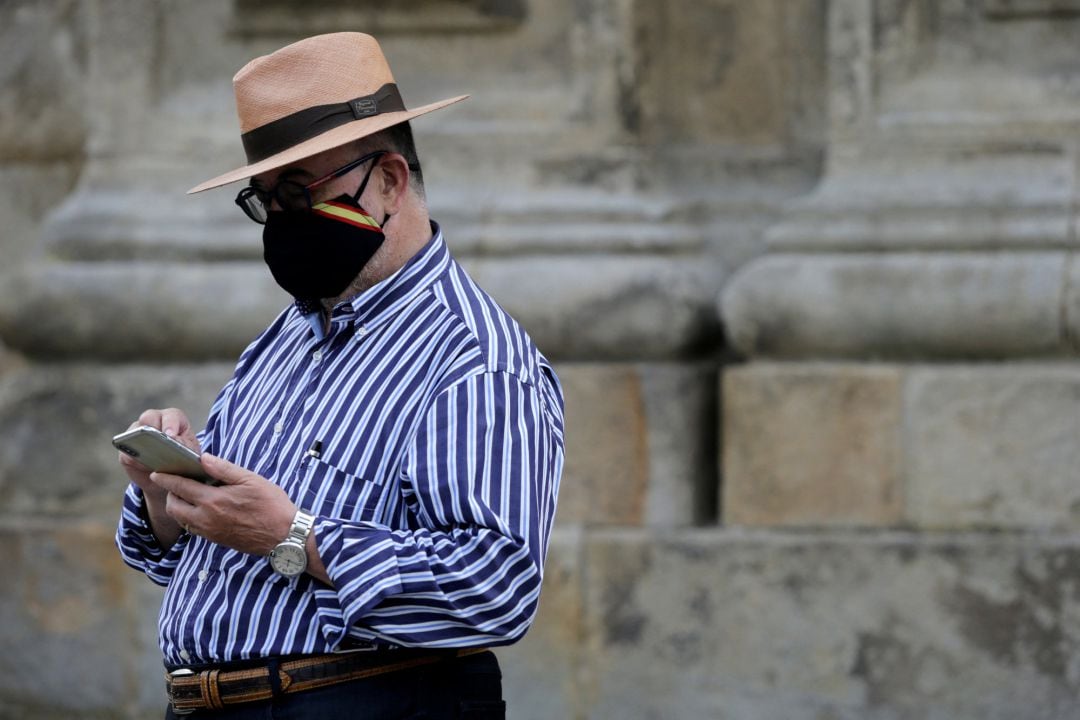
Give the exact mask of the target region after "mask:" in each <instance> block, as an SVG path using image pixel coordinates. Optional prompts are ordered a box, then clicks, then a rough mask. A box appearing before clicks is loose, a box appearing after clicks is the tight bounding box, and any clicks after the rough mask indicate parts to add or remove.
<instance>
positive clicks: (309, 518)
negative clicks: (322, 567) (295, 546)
mask: <svg viewBox="0 0 1080 720" xmlns="http://www.w3.org/2000/svg"><path fill="white" fill-rule="evenodd" d="M313 527H315V516H314V515H312V514H310V513H306V512H304V511H303V510H297V511H296V515H295V516H294V517H293V521H292V527H290V528H289V537H287V538H285V542H289V541H290V540H291V541H293V542H298V543H300V544H301V545H304V544H305V543H307V536H308V535H310V534H311V529H312V528H313Z"/></svg>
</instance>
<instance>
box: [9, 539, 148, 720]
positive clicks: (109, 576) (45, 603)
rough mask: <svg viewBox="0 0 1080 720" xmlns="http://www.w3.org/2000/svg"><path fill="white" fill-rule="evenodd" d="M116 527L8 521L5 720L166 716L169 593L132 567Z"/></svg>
mask: <svg viewBox="0 0 1080 720" xmlns="http://www.w3.org/2000/svg"><path fill="white" fill-rule="evenodd" d="M114 531H115V530H114V528H113V527H111V526H105V525H98V524H92V523H85V522H81V523H80V522H75V523H72V524H67V525H62V526H58V525H53V524H46V523H41V522H25V521H24V522H13V521H5V522H3V523H0V540H2V542H3V545H4V547H5V548H6V549H7V550H6V552H7V558H8V562H7V563H6V574H7V582H6V587H7V588H8V590H7V591H5V592H4V593H0V617H3V618H4V620H3V622H0V647H3V648H5V650H6V652H4V653H0V698H2V702H0V717H2V718H5V719H6V718H12V720H14V719H15V718H31V717H32V718H35V719H37V718H41V719H42V720H53V719H54V718H55V719H56V720H60V719H61V718H70V717H73V716H78V717H86V718H102V719H104V718H118V717H161V715H162V714H163V712H164V705H165V703H164V698H163V695H162V690H161V655H160V652H159V651H158V649H157V640H156V637H157V632H156V616H157V609H158V607H159V606H160V604H161V592H160V591H159V590H157V589H155V588H154V587H153V586H152V585H151V583H150V582H149V581H148V580H146V579H145V578H143V577H141V576H140V575H138V574H137V573H135V572H132V571H131V570H129V569H128V568H126V567H125V566H124V565H123V563H122V562H121V561H120V556H119V554H118V553H117V551H116V547H115V545H114V544H113V533H114Z"/></svg>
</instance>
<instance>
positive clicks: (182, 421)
mask: <svg viewBox="0 0 1080 720" xmlns="http://www.w3.org/2000/svg"><path fill="white" fill-rule="evenodd" d="M190 429H191V425H190V423H189V422H188V419H187V415H185V414H184V412H183V410H178V409H177V408H165V409H164V410H162V411H161V431H162V432H163V433H165V434H166V435H168V436H169V437H176V438H178V437H181V436H182V435H184V434H186V433H187V431H188V430H190Z"/></svg>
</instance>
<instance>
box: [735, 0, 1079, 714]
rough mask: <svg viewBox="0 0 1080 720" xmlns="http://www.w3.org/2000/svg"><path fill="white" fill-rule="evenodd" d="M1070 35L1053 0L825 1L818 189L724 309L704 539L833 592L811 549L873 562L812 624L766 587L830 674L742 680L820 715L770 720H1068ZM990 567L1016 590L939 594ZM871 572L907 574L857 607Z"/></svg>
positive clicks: (1070, 8) (873, 589)
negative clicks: (715, 485)
mask: <svg viewBox="0 0 1080 720" xmlns="http://www.w3.org/2000/svg"><path fill="white" fill-rule="evenodd" d="M1078 37H1080V5H1078V4H1077V3H1072V2H1042V1H1039V0H1031V1H1027V2H1007V1H1004V0H1003V1H1000V2H997V1H992V2H982V3H970V2H940V3H938V2H919V1H913V2H902V1H899V0H895V1H894V0H833V2H831V3H830V5H829V20H828V45H827V47H828V58H829V60H828V62H829V75H828V88H829V89H828V99H829V131H828V137H829V142H828V149H827V153H826V162H825V173H824V176H823V178H822V180H821V182H820V184H819V185H818V187H817V188H816V189H815V190H814V192H812V193H810V194H809V195H807V196H806V197H805V198H802V199H800V200H798V201H796V202H794V203H792V204H791V206H790V208H789V210H788V211H787V212H786V213H785V215H784V217H783V219H782V220H781V221H780V222H778V223H777V224H775V225H774V226H772V227H771V228H770V229H769V230H768V232H767V233H766V241H767V244H768V252H767V253H766V254H764V255H763V256H761V257H759V258H757V259H755V260H754V261H752V262H751V263H749V264H747V265H746V266H745V267H743V268H742V269H741V270H740V271H739V272H738V273H737V274H735V276H734V277H732V278H731V279H730V281H729V282H728V283H727V285H726V286H725V288H724V290H723V293H722V296H721V301H720V308H721V314H722V317H723V319H724V323H725V326H726V330H727V335H728V337H729V339H730V341H731V343H732V345H733V346H734V347H735V348H736V349H737V350H738V351H739V353H741V354H742V355H743V356H744V357H745V358H746V360H747V362H746V363H745V364H740V365H737V366H733V367H730V368H728V369H726V370H725V372H724V373H723V380H722V390H721V396H722V406H723V420H722V425H723V437H722V453H723V491H722V499H721V518H722V521H723V522H724V523H725V524H728V525H731V526H738V527H744V528H753V530H748V531H747V532H752V533H763V534H764V537H773V538H778V537H781V535H780V534H779V531H780V530H785V531H787V532H789V533H790V532H796V531H797V533H798V534H796V535H795V536H794V537H798V538H799V540H797V541H796V542H798V543H801V544H805V546H806V548H807V549H805V551H804V552H805V553H807V555H806V556H805V557H806V560H805V564H801V565H800V567H803V568H804V570H805V572H807V573H809V574H810V575H811V576H813V577H816V578H818V579H817V580H812V581H810V586H813V585H814V584H815V583H817V582H818V581H822V582H827V583H834V582H835V583H839V584H841V585H843V584H845V582H846V581H845V580H843V579H842V576H843V575H844V574H845V572H846V571H844V570H840V566H839V565H836V564H835V563H836V562H838V557H839V556H835V557H831V559H827V560H825V559H823V558H821V559H818V560H815V559H813V558H812V557H811V556H812V555H813V554H814V553H816V552H817V550H818V549H821V548H822V547H823V546H822V545H819V544H818V543H825V545H826V546H828V547H830V548H832V549H831V550H829V551H827V552H826V555H830V556H832V553H833V552H836V553H840V554H846V553H848V552H851V551H852V550H854V549H856V548H859V550H858V552H862V551H863V550H867V551H869V552H870V555H869V556H868V557H867V563H868V564H867V566H866V567H865V568H863V571H862V575H859V576H860V577H862V579H861V580H857V581H855V580H853V584H851V585H850V586H847V587H848V589H847V591H845V592H844V593H842V594H840V595H838V596H837V597H836V598H835V601H836V602H837V603H839V604H840V606H839V607H838V609H837V610H836V614H835V615H834V614H833V613H832V611H827V610H826V611H820V609H814V608H813V605H814V601H813V600H811V599H810V598H811V597H812V594H813V593H812V592H811V594H810V595H806V594H805V590H806V586H805V585H803V584H802V581H801V580H796V579H794V576H787V577H786V578H785V579H782V580H781V579H778V580H777V582H778V583H784V584H787V587H788V589H789V590H791V591H792V592H794V593H795V594H797V595H798V596H799V597H802V598H804V599H805V600H806V601H807V602H808V603H809V605H807V604H805V603H798V606H797V607H795V608H793V613H795V616H796V617H801V618H802V619H803V620H806V621H807V622H809V617H810V616H813V617H815V618H816V619H817V620H816V623H814V624H815V626H818V627H820V626H821V625H822V624H824V625H830V624H831V623H835V625H834V626H833V627H834V628H835V629H837V634H836V635H834V636H833V639H834V640H835V642H836V643H838V644H837V645H835V646H834V645H832V644H830V643H829V642H826V641H825V640H824V638H823V639H822V642H821V644H815V648H816V651H815V654H814V655H813V657H814V658H815V660H820V661H821V662H823V663H825V664H826V665H827V664H828V663H831V662H833V660H828V659H827V658H828V657H829V653H830V652H832V650H828V649H827V648H833V650H835V651H837V652H838V653H839V655H837V656H836V658H834V659H839V658H842V657H845V658H846V661H842V662H839V663H838V664H836V665H835V666H834V667H833V668H832V669H831V670H824V667H825V665H815V666H814V667H815V668H816V670H815V671H814V674H815V676H814V677H813V678H809V677H808V678H806V679H803V680H799V679H795V678H794V677H793V676H790V675H786V673H787V672H788V670H785V669H783V668H778V667H775V666H774V667H772V668H771V669H767V668H764V667H763V668H762V669H761V673H772V675H770V676H772V677H775V673H780V675H782V676H784V677H786V678H787V682H786V683H785V687H786V689H787V690H789V691H790V690H792V688H793V687H794V688H798V690H796V691H795V692H796V694H799V693H803V694H802V695H801V697H802V698H803V701H804V702H805V703H806V704H807V705H809V706H813V707H816V708H817V710H816V711H810V710H806V711H803V712H796V713H794V714H789V715H787V716H790V717H811V716H813V712H817V711H820V712H821V713H826V714H829V716H836V717H860V718H877V717H882V718H884V717H950V718H958V717H1007V716H1010V715H1029V716H1041V717H1048V718H1050V717H1053V718H1058V717H1062V718H1063V717H1068V716H1070V715H1071V714H1073V713H1075V712H1076V711H1077V708H1078V704H1077V702H1076V700H1075V698H1076V697H1077V690H1078V689H1080V680H1078V676H1077V675H1076V673H1075V672H1073V671H1072V670H1070V669H1067V667H1071V666H1070V665H1069V663H1070V662H1071V661H1067V660H1066V659H1065V656H1063V655H1060V654H1057V653H1058V652H1059V650H1060V649H1062V648H1066V647H1070V648H1071V647H1074V646H1075V644H1076V643H1077V639H1078V637H1080V635H1078V629H1077V627H1076V625H1075V623H1074V622H1073V621H1072V620H1071V619H1070V617H1069V616H1068V614H1067V613H1065V612H1059V611H1060V610H1062V609H1063V608H1064V605H1062V604H1060V603H1058V602H1057V601H1056V600H1047V599H1046V598H1049V597H1051V596H1052V597H1053V598H1064V597H1065V595H1067V594H1068V593H1069V592H1070V591H1069V590H1068V589H1067V588H1070V587H1072V584H1073V583H1075V579H1076V578H1075V574H1074V573H1073V572H1072V570H1071V569H1070V568H1071V566H1070V565H1069V562H1070V561H1066V560H1064V556H1063V554H1062V553H1064V554H1070V553H1073V552H1074V551H1075V547H1076V543H1077V531H1078V530H1080V484H1078V483H1077V482H1076V468H1077V462H1078V460H1080V457H1078V452H1077V449H1076V448H1077V443H1076V432H1077V429H1078V428H1080V403H1077V398H1080V367H1078V366H1077V364H1076V362H1075V357H1076V354H1077V352H1078V351H1080V346H1078V345H1077V342H1076V338H1077V328H1078V325H1077V322H1078V318H1077V308H1078V305H1077V276H1076V272H1077V270H1076V262H1075V254H1076V247H1077V243H1078V240H1077V213H1076V206H1077V202H1076V201H1077V197H1078V194H1077V193H1078V191H1077V168H1078V158H1080V156H1078V153H1077V144H1076V137H1077V135H1078V131H1080V84H1078V83H1077V81H1076V78H1077V77H1078V71H1080V61H1078V60H1077V56H1076V52H1075V50H1076V39H1077V38H1078ZM1032 533H1037V534H1035V535H1032ZM753 537H760V535H753ZM789 537H791V536H789ZM868 542H869V543H880V546H879V547H878V549H876V550H873V551H870V550H869V548H868V547H867V545H866V543H868ZM943 544H944V545H947V546H954V547H955V548H956V549H955V552H957V553H958V555H957V557H959V556H964V557H968V556H969V555H970V556H971V557H970V561H967V560H965V561H964V562H963V563H962V564H961V565H962V567H947V566H943V565H941V564H940V560H941V558H942V557H943V556H941V555H939V554H940V553H941V552H943V551H944V548H943V547H942V545H943ZM900 547H903V548H904V549H903V550H900V549H899V548H900ZM991 547H993V548H994V550H993V552H992V553H991V554H992V556H993V557H995V558H999V559H1001V562H1003V563H1005V564H1006V565H1008V566H1010V567H1012V569H1011V570H1006V571H1004V572H1003V573H998V572H997V570H993V569H992V568H990V567H989V566H988V567H985V568H983V569H982V570H979V571H977V572H976V575H978V576H979V577H969V578H967V579H962V580H960V581H959V582H957V578H958V577H961V576H963V574H964V573H966V572H968V571H971V570H973V569H974V568H975V567H976V566H977V565H978V562H979V561H976V560H975V558H974V556H975V555H981V554H982V553H983V552H984V551H983V550H982V549H980V550H978V551H974V552H973V550H974V548H991ZM886 548H891V549H886ZM961 548H966V549H961ZM894 552H899V553H900V555H899V556H897V559H899V558H900V557H902V558H903V559H902V560H900V564H901V565H903V568H904V569H901V568H900V567H899V566H896V567H895V568H893V569H892V570H889V571H888V572H887V574H888V575H889V577H891V578H898V577H900V576H901V575H902V576H904V578H905V580H903V582H902V583H901V585H902V587H901V586H899V585H898V586H896V587H895V588H894V591H890V593H886V595H883V596H881V597H877V595H876V594H877V593H878V592H879V591H880V590H881V589H882V588H883V587H885V586H888V585H889V583H891V582H892V581H891V580H887V579H886V578H884V577H878V576H877V575H876V573H877V572H879V571H881V568H884V567H892V565H891V563H892V562H893V559H891V558H892V557H893V553H894ZM948 552H953V550H950V551H948ZM946 554H947V553H946ZM1036 555H1039V556H1041V557H1042V559H1041V560H1039V561H1037V562H1036V563H1035V565H1037V566H1038V569H1036V567H1035V566H1032V567H1030V568H1025V567H1019V566H1015V565H1013V564H1012V563H1013V561H1012V560H1008V559H1007V558H1008V557H1010V556H1012V557H1017V558H1019V557H1022V558H1034V557H1035V556H1036ZM871 556H873V557H872V558H871ZM763 562H765V561H763ZM778 562H779V563H780V564H782V563H783V562H785V561H778ZM819 562H821V564H820V565H818V564H817V563H819ZM855 562H856V563H857V562H858V561H855ZM950 562H951V561H950ZM1024 562H1026V561H1021V564H1023V563H1024ZM841 564H843V563H841ZM948 564H949V563H946V565H948ZM768 567H773V565H771V564H770V565H768ZM811 568H814V569H811ZM1044 569H1045V572H1044ZM801 572H802V571H799V573H801ZM799 573H796V574H799ZM837 573H838V574H837ZM957 573H959V575H958V574H957ZM856 574H857V575H858V573H856ZM1011 578H1025V579H1024V580H1023V582H1024V583H1026V582H1027V581H1028V580H1029V579H1030V580H1032V581H1033V582H1035V583H1036V584H1038V583H1044V582H1045V583H1047V585H1046V586H1045V587H1043V588H1042V589H1041V590H1039V591H1038V592H1036V593H1029V592H1027V591H1026V590H1023V589H1021V588H1018V587H1011V583H1012V580H1011ZM790 583H794V585H791V584H790ZM954 583H955V585H954ZM1032 587H1034V586H1032ZM1043 590H1045V591H1046V592H1047V593H1049V595H1044V594H1043ZM748 592H750V591H748ZM753 592H757V590H754V591H753ZM762 592H763V595H762V597H765V598H773V595H772V594H771V592H772V591H770V590H763V591H762ZM892 592H895V595H892ZM912 594H913V595H912ZM897 596H903V597H904V598H906V599H905V600H904V602H901V603H898V604H895V605H893V604H891V603H892V602H893V601H892V600H889V599H887V597H897ZM875 598H876V599H875ZM767 602H771V599H770V600H767ZM1070 602H1071V601H1070ZM1006 607H1007V608H1008V610H1006V609H1005V608H1006ZM885 608H888V609H887V610H886V609H885ZM919 608H921V609H919ZM1051 608H1053V609H1051ZM864 611H865V614H864ZM1044 612H1046V614H1045V615H1043V614H1042V613H1044ZM1070 612H1071V611H1070ZM1036 615H1038V616H1039V617H1040V618H1041V619H1040V620H1039V621H1037V622H1035V624H1036V625H1038V628H1039V629H1038V630H1035V629H1034V626H1032V625H1030V624H1029V619H1030V618H1033V617H1034V616H1036ZM842 616H843V617H842ZM844 618H846V619H844ZM934 628H936V629H934ZM1024 628H1027V629H1026V630H1025V629H1024ZM804 630H805V631H806V632H809V633H811V634H812V633H813V631H811V630H809V626H808V627H807V628H805V629H804ZM1029 630H1030V631H1031V632H1029ZM957 633H959V635H957ZM800 637H801V638H803V639H805V638H806V637H807V635H805V634H804V635H801V636H800ZM950 638H951V639H950ZM965 638H966V639H965ZM991 638H994V639H993V640H991ZM717 641H718V642H722V639H718V640H717ZM954 641H955V642H954ZM800 647H801V645H800ZM803 649H804V650H805V651H806V652H811V651H810V649H809V648H803ZM795 652H797V651H795ZM817 652H820V653H823V654H817ZM752 656H753V655H752ZM753 657H756V656H753ZM749 662H750V663H751V664H752V663H753V662H755V661H754V660H750V661H749ZM818 671H821V672H820V674H817V673H818ZM957 673H960V674H957ZM759 677H760V676H759ZM949 677H951V678H952V680H951V681H948V682H946V681H945V678H949ZM961 677H963V679H962V680H961V679H960V678H961ZM856 678H858V679H859V682H856V683H855V684H854V685H848V684H847V683H849V681H851V680H852V679H856ZM976 688H981V689H980V690H975V689H976ZM833 693H835V694H833ZM990 698H993V699H992V700H990ZM1051 698H1052V699H1051ZM778 702H779V701H778ZM1035 707H1038V708H1039V710H1034V709H1033V708H1035ZM894 713H898V714H894ZM773 714H786V713H785V712H781V711H777V712H776V713H773Z"/></svg>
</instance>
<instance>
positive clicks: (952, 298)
mask: <svg viewBox="0 0 1080 720" xmlns="http://www.w3.org/2000/svg"><path fill="white" fill-rule="evenodd" d="M1065 263H1066V256H1065V255H1064V254H1063V253H1052V252H1046V253H1022V254H1021V253H1010V254H996V255H995V254H953V253H938V254H929V253H911V254H903V255H901V254H896V255H889V254H887V255H858V256H851V255H787V254H784V255H771V256H766V257H764V258H761V259H758V260H756V261H754V262H752V263H751V264H750V265H748V266H746V267H745V268H743V269H742V270H741V271H740V272H739V273H738V274H737V275H736V276H735V277H734V278H732V280H731V281H730V282H729V283H728V285H727V286H726V288H725V289H724V291H723V296H722V299H721V313H722V315H723V317H724V321H725V324H726V327H727V331H728V335H729V337H730V338H731V342H732V343H733V344H734V345H735V347H737V348H738V349H739V350H740V351H741V352H743V353H745V354H747V355H751V356H759V355H765V356H774V357H802V358H821V357H858V358H935V359H936V358H972V357H976V358H995V359H996V358H1012V357H1040V356H1047V355H1058V354H1062V353H1065V352H1070V351H1072V348H1071V347H1070V346H1069V344H1068V343H1067V342H1065V341H1064V340H1063V335H1064V328H1063V326H1062V322H1063V315H1064V313H1063V309H1062V308H1063V303H1064V301H1065V288H1064V283H1063V278H1064V276H1065V272H1064V271H1065Z"/></svg>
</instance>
